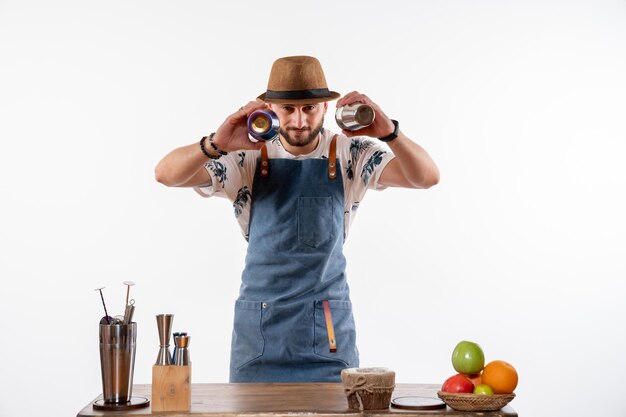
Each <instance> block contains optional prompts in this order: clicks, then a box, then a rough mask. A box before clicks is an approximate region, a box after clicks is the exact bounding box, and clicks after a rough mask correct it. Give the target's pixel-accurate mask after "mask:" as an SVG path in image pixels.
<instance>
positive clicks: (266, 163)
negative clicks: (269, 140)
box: [261, 144, 270, 177]
mask: <svg viewBox="0 0 626 417" xmlns="http://www.w3.org/2000/svg"><path fill="white" fill-rule="evenodd" d="M269 173H270V160H269V158H268V157H267V145H266V144H263V147H262V148H261V176H262V177H267V176H268V175H269Z"/></svg>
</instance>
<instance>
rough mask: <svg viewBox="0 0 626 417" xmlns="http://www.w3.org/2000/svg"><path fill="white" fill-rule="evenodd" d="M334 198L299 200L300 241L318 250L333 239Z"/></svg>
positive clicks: (306, 198) (304, 198)
mask: <svg viewBox="0 0 626 417" xmlns="http://www.w3.org/2000/svg"><path fill="white" fill-rule="evenodd" d="M332 226H333V201H332V197H299V198H298V241H300V243H304V244H305V245H307V246H311V247H313V248H317V247H318V246H321V245H322V244H324V243H326V242H327V241H328V240H330V239H331V238H332V237H333V233H332Z"/></svg>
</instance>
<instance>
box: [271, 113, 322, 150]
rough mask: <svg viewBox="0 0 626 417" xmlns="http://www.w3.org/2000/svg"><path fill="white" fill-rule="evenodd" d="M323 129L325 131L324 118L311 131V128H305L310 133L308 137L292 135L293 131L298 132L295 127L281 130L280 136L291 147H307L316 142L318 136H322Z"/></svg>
mask: <svg viewBox="0 0 626 417" xmlns="http://www.w3.org/2000/svg"><path fill="white" fill-rule="evenodd" d="M322 129H324V118H322V120H321V121H320V123H319V124H318V125H317V126H316V127H315V128H314V129H311V126H307V127H305V128H304V129H302V130H304V131H308V132H309V134H308V135H305V134H303V135H298V136H296V135H293V136H292V135H291V134H290V132H291V131H293V130H298V129H296V128H294V127H288V128H287V129H283V128H280V130H279V131H280V135H281V136H282V137H283V138H285V140H286V141H287V143H288V144H289V145H291V146H298V147H299V146H307V145H308V144H310V143H311V142H313V141H314V140H315V138H316V137H317V135H319V134H320V132H321V131H322Z"/></svg>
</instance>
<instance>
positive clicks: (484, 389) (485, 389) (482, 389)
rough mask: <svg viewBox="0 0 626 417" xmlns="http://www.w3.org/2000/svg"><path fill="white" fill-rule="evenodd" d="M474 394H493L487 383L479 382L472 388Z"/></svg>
mask: <svg viewBox="0 0 626 417" xmlns="http://www.w3.org/2000/svg"><path fill="white" fill-rule="evenodd" d="M474 394H478V395H493V390H492V389H491V387H490V386H489V385H485V384H480V385H478V386H477V387H476V388H474Z"/></svg>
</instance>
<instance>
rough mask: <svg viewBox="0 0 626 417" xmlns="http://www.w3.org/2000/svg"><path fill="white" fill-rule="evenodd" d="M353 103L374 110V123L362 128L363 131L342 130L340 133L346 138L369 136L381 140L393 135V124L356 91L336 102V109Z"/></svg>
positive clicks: (364, 96)
mask: <svg viewBox="0 0 626 417" xmlns="http://www.w3.org/2000/svg"><path fill="white" fill-rule="evenodd" d="M354 103H363V104H369V105H370V106H372V108H373V109H374V114H375V116H374V123H372V124H371V125H369V126H367V127H364V128H363V129H359V130H355V131H351V130H345V129H342V133H343V134H344V135H346V136H348V137H352V136H370V137H372V138H382V137H385V136H387V135H390V134H391V133H393V130H394V125H393V122H392V121H391V119H390V118H389V117H387V115H386V114H385V113H383V111H382V110H381V109H380V107H378V105H377V104H376V103H374V102H373V101H372V100H370V98H369V97H368V96H366V95H365V94H361V93H359V92H358V91H352V92H351V93H348V94H346V95H345V96H343V97H341V98H340V99H339V100H338V101H337V107H343V106H348V105H350V104H354Z"/></svg>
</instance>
